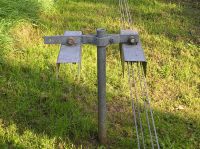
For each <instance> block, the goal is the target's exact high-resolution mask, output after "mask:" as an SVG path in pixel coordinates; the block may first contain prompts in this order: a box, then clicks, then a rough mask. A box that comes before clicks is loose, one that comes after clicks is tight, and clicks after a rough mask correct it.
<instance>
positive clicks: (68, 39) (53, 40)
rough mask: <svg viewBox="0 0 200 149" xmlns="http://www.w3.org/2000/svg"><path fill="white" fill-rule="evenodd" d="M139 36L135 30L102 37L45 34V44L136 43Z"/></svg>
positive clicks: (99, 44) (104, 44)
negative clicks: (125, 33) (126, 33)
mask: <svg viewBox="0 0 200 149" xmlns="http://www.w3.org/2000/svg"><path fill="white" fill-rule="evenodd" d="M138 42H139V36H138V33H137V32H134V33H132V34H128V35H120V34H107V35H106V36H104V37H101V38H99V37H97V36H96V35H80V36H76V35H75V36H66V35H63V36H45V37H44V43H45V44H61V45H80V44H93V45H97V46H107V45H109V44H119V43H126V44H137V43H138Z"/></svg>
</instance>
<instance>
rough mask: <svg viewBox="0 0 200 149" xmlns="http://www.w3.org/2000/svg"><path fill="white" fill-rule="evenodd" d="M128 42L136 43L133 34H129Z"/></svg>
mask: <svg viewBox="0 0 200 149" xmlns="http://www.w3.org/2000/svg"><path fill="white" fill-rule="evenodd" d="M128 42H129V43H130V44H133V45H136V44H137V40H136V39H135V37H134V36H130V37H129V40H128Z"/></svg>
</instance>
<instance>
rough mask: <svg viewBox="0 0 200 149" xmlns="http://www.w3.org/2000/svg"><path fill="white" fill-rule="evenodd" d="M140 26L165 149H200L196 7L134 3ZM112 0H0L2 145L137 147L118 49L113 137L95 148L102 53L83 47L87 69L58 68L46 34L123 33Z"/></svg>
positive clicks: (112, 58)
mask: <svg viewBox="0 0 200 149" xmlns="http://www.w3.org/2000/svg"><path fill="white" fill-rule="evenodd" d="M129 4H130V9H131V14H132V18H133V21H134V27H135V28H137V30H138V31H139V33H140V37H141V41H142V45H143V48H144V50H145V54H146V57H147V60H148V69H147V70H148V71H147V80H148V86H149V93H150V97H151V103H152V108H153V110H154V116H155V123H156V127H157V131H158V137H159V142H160V146H161V148H171V149H179V148H180V149H182V148H187V149H197V148H200V141H199V140H200V110H199V109H200V94H199V93H200V73H199V68H200V46H199V45H200V15H199V14H200V3H199V2H198V0H196V1H195V0H173V1H172V0H171V1H170V0H151V1H150V0H133V1H131V2H129ZM119 18H120V14H119V7H118V4H117V2H116V1H108V0H101V1H100V2H99V1H95V0H59V1H58V0H57V1H56V0H26V1H24V0H0V49H1V52H0V148H60V149H62V148H134V147H135V148H136V139H135V138H133V131H134V127H133V122H132V115H131V102H130V98H129V90H128V83H127V82H128V81H127V74H125V77H124V78H123V75H122V69H121V63H120V57H119V47H118V46H117V45H113V46H110V47H109V48H108V49H107V106H108V119H107V127H108V140H107V144H106V145H105V146H100V145H99V144H98V141H97V72H96V48H95V47H94V46H89V45H85V46H83V58H82V70H81V75H80V78H79V77H78V75H77V65H74V64H72V65H63V66H61V72H60V78H59V79H56V65H55V62H56V57H57V55H58V52H59V46H57V45H55V46H52V45H51V46H48V45H44V44H43V38H42V37H43V36H45V35H61V34H63V33H64V31H65V30H81V31H83V32H84V33H85V34H86V33H95V30H96V28H98V27H103V28H106V29H107V31H108V32H109V33H118V32H119V28H120V23H119Z"/></svg>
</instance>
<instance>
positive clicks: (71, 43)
mask: <svg viewBox="0 0 200 149" xmlns="http://www.w3.org/2000/svg"><path fill="white" fill-rule="evenodd" d="M67 44H68V45H70V46H72V45H75V39H74V38H73V37H69V38H68V40H67Z"/></svg>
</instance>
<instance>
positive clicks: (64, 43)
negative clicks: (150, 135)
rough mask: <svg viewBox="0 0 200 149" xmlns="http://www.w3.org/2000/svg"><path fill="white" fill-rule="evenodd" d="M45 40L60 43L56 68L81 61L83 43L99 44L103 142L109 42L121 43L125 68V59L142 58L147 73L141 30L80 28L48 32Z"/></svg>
mask: <svg viewBox="0 0 200 149" xmlns="http://www.w3.org/2000/svg"><path fill="white" fill-rule="evenodd" d="M44 41H45V44H61V48H60V53H59V55H58V59H57V70H59V66H60V64H61V63H79V64H80V63H81V45H82V44H94V45H96V46H97V74H98V119H99V120H98V121H99V122H98V130H99V132H98V136H99V141H100V143H105V141H106V125H105V121H106V46H108V45H110V44H120V53H121V61H122V67H123V72H124V63H125V62H131V63H132V62H141V63H142V64H143V67H144V70H145V74H146V59H145V56H144V52H143V49H142V46H141V43H140V40H139V36H138V33H137V32H134V31H131V30H122V31H121V33H120V34H106V30H104V29H97V34H96V35H82V32H80V31H67V32H65V34H64V35H63V36H46V37H44ZM79 68H80V65H79Z"/></svg>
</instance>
